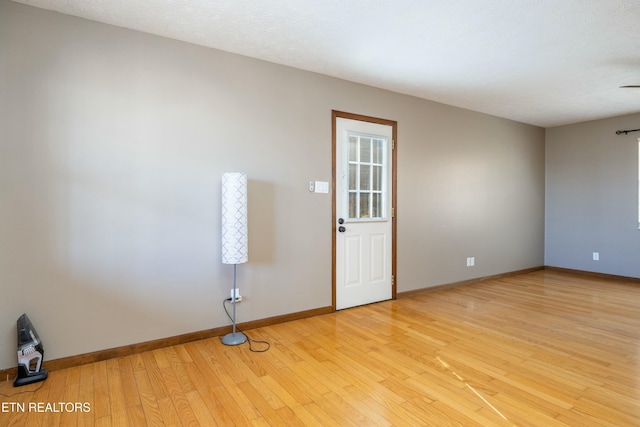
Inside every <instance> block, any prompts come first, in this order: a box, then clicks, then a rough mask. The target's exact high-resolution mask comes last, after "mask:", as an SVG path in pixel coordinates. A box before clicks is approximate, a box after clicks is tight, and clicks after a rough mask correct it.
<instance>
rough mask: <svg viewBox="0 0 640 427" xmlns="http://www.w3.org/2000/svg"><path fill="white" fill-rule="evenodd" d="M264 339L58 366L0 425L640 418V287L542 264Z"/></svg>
mask: <svg viewBox="0 0 640 427" xmlns="http://www.w3.org/2000/svg"><path fill="white" fill-rule="evenodd" d="M249 335H250V336H251V337H252V338H255V339H264V340H268V341H270V342H271V349H270V350H269V351H268V352H266V353H252V352H250V351H249V348H248V347H247V346H246V345H242V346H238V347H227V346H224V345H222V344H221V343H220V341H219V340H218V339H209V340H204V341H199V342H194V343H190V344H186V345H179V346H175V347H169V348H166V349H163V350H155V351H152V352H148V353H143V354H139V355H135V356H130V357H124V358H120V359H113V360H109V361H104V362H99V363H95V364H90V365H84V366H79V367H75V368H71V369H65V370H60V371H54V372H51V373H50V376H49V379H47V380H46V381H45V382H44V383H40V384H42V387H41V388H39V389H38V390H37V391H35V392H33V393H24V394H19V395H14V396H12V397H10V398H7V397H1V399H2V402H3V403H5V404H6V403H11V402H13V403H15V402H22V403H24V405H25V411H24V412H22V411H20V410H15V409H14V410H13V411H8V412H6V411H5V412H0V425H19V426H25V425H30V426H47V427H48V426H57V425H61V426H69V425H79V426H84V425H96V426H107V425H113V426H125V425H131V426H142V425H152V426H160V425H176V426H180V425H184V426H192V425H194V426H195V425H203V426H214V425H223V426H230V425H239V426H242V425H257V426H293V425H310V426H313V425H317V426H332V425H339V426H366V425H371V426H387V425H396V426H423V425H433V426H448V425H462V426H567V425H569V426H600V425H603V426H616V427H620V426H638V425H640V285H638V284H630V283H622V282H615V281H605V280H601V279H595V278H588V277H584V276H573V275H569V274H566V273H561V272H554V271H548V270H547V271H539V272H534V273H529V274H525V275H521V276H516V277H511V278H507V279H502V280H493V281H487V282H483V283H480V284H475V285H470V286H466V287H462V288H457V289H453V290H446V291H440V292H436V293H431V294H423V295H419V296H414V297H411V298H405V299H400V300H397V301H389V302H384V303H380V304H374V305H370V306H365V307H359V308H355V309H350V310H345V311H341V312H338V313H334V314H329V315H323V316H317V317H314V318H308V319H304V320H299V321H294V322H289V323H284V324H280V325H276V326H269V327H265V328H261V329H256V330H252V331H249ZM38 386H39V384H34V385H29V386H25V387H20V388H13V387H12V384H11V382H3V383H0V392H1V393H4V394H13V393H15V392H17V391H23V390H26V389H36V388H37V387H38ZM28 402H34V403H40V404H41V405H45V404H46V403H55V402H71V403H75V402H88V403H89V406H90V408H89V409H90V411H89V412H71V413H68V412H62V413H61V412H44V413H43V412H29V406H28V405H29V403H28ZM5 409H7V408H6V406H5ZM40 409H45V410H46V407H45V408H42V407H41V408H40ZM50 409H53V410H55V409H56V408H50ZM57 409H60V408H57Z"/></svg>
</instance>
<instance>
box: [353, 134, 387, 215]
mask: <svg viewBox="0 0 640 427" xmlns="http://www.w3.org/2000/svg"><path fill="white" fill-rule="evenodd" d="M386 150H387V139H386V138H377V137H371V136H368V135H359V134H356V133H349V134H348V153H347V163H348V165H347V174H348V176H347V177H346V184H347V185H348V189H347V190H346V191H347V193H348V195H347V196H346V197H347V199H348V206H349V209H348V211H349V212H348V218H350V219H385V218H386V213H385V206H386V197H387V193H386V191H387V189H386V179H387V178H386V170H387V165H386V158H387V156H386Z"/></svg>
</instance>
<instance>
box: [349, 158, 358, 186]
mask: <svg viewBox="0 0 640 427" xmlns="http://www.w3.org/2000/svg"><path fill="white" fill-rule="evenodd" d="M357 189H358V165H355V164H350V165H349V190H357Z"/></svg>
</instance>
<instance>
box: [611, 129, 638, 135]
mask: <svg viewBox="0 0 640 427" xmlns="http://www.w3.org/2000/svg"><path fill="white" fill-rule="evenodd" d="M638 131H640V129H629V130H617V131H616V135H620V134H623V133H624V134H625V135H626V134H628V133H629V132H638Z"/></svg>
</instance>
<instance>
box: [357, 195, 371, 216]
mask: <svg viewBox="0 0 640 427" xmlns="http://www.w3.org/2000/svg"><path fill="white" fill-rule="evenodd" d="M369 196H370V194H369V193H360V218H370V217H371V214H370V213H369Z"/></svg>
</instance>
